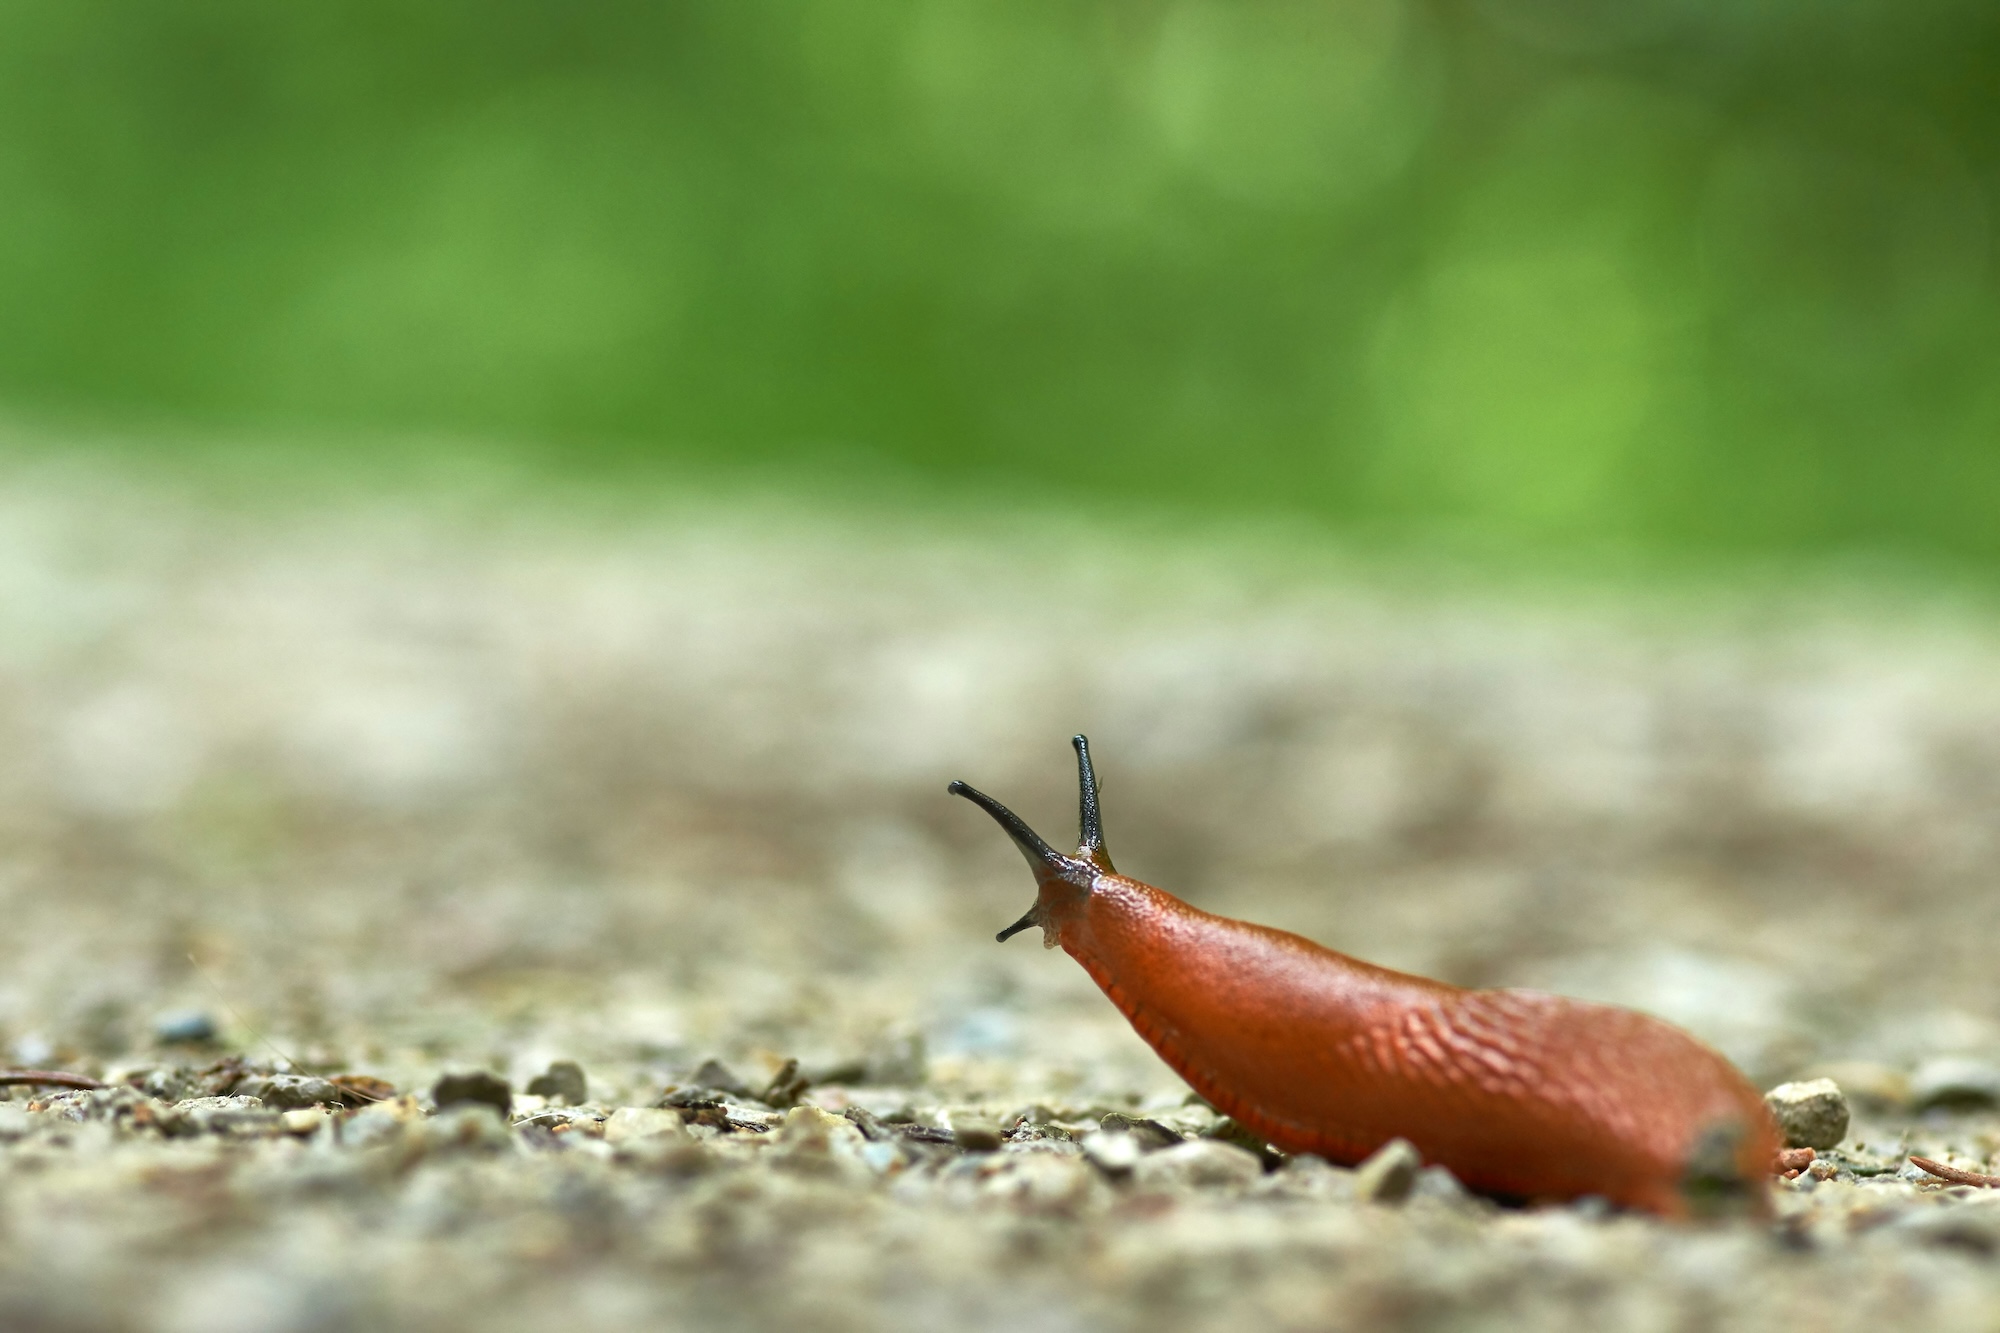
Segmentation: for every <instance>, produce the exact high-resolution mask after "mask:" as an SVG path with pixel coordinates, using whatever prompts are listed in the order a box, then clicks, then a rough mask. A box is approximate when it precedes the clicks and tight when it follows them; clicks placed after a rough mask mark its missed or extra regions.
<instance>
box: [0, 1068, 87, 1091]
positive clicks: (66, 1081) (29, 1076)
mask: <svg viewBox="0 0 2000 1333" xmlns="http://www.w3.org/2000/svg"><path fill="white" fill-rule="evenodd" d="M12 1083H30V1084H33V1083H40V1084H44V1085H46V1086H48V1087H51V1088H75V1089H77V1090H78V1091H79V1092H94V1091H96V1090H97V1089H99V1088H101V1087H103V1086H104V1084H102V1083H99V1082H98V1081H97V1080H96V1079H94V1078H86V1077H85V1076H84V1075H82V1074H62V1073H58V1072H56V1071H55V1070H53V1069H0V1087H6V1086H7V1085H8V1084H12Z"/></svg>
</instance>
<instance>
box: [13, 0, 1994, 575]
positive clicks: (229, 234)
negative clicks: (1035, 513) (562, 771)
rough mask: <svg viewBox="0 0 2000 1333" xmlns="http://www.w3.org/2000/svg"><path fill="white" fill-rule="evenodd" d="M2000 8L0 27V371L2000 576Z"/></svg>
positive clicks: (523, 15) (1075, 485) (275, 404)
mask: <svg viewBox="0 0 2000 1333" xmlns="http://www.w3.org/2000/svg"><path fill="white" fill-rule="evenodd" d="M1995 68H2000V11H1995V10H1994V9H1993V7H1992V6H1991V5H1990V4H1989V3H1983V2H1982V0H1914V2H1912V0H1903V2H1901V3H1891V2H1890V0H1831V2H1828V3H1819V4H1804V3H1785V2H1784V0H1737V3H1731V4H1721V3H1716V2H1715V0H1432V2H1430V3H1424V2H1422V0H1100V3H1096V4H1074V3H1053V2H1051V0H1010V3H1005V4H1002V3H998V2H997V0H984V2H975V0H681V2H678V3H662V2H660V0H655V2H654V3H650V4H636V3H629V2H618V0H607V2H606V3H599V4H594V5H576V4H564V3H558V2H557V0H485V2H484V3H479V4H472V3H464V2H460V0H398V2H397V3H387V2H385V0H334V2H333V3H329V4H322V5H272V4H252V3H247V2H246V0H178V2H176V3H166V2H165V0H143V2H142V0H123V2H113V0H69V2H67V3H63V4H28V3H23V2H22V0H0V395H4V397H5V398H6V399H7V400H8V401H10V402H11V403H13V404H15V405H16V406H17V407H19V406H25V407H30V408H38V409H65V410H76V409H82V410H87V411H93V412H99V413H105V412H108V413H114V414H116V413H125V414H143V415H148V416H159V415H163V414H164V415H169V416H174V417H178V418H181V419H184V420H187V421H190V422H194V423H207V424H209V425H212V426H213V425H234V424H243V423H256V424H259V425H293V426H315V427H318V426H332V427H337V428H339V429H342V430H345V429H348V428H360V429H364V430H369V429H387V430H395V431H410V430H440V431H448V432H452V433H456V434H460V435H484V436H491V437H495V438H514V439H535V440H543V441H549V442H552V443H555V444H558V445H561V446H563V457H564V458H565V459H566V460H567V463H568V465H571V466H575V467H578V468H581V469H584V470H586V471H587V470H589V469H591V468H593V467H603V466H611V465H616V464H620V463H623V462H626V461H629V460H631V459H634V458H649V457H667V458H674V459H681V460H692V461H696V462H703V463H708V462H717V461H723V462H726V463H730V464H734V463H737V462H741V461H746V460H747V461H752V462H756V463H759V464H761V465H776V466H777V467H778V468H780V469H782V468H783V467H786V466H790V465H793V464H795V463H797V462H799V461H801V460H823V459H825V458H827V457H839V456H842V455H850V454H851V455H856V456H861V457H865V458H870V459H875V460H879V461H883V462H886V463H887V464H889V465H890V466H892V467H896V468H900V469H906V470H908V471H911V472H913V473H915V474H918V475H923V476H930V477H935V478H937V479H940V480H942V481H944V482H946V483H947V484H950V485H954V486H961V487H967V488H977V487H988V486H996V485H997V486H1004V487H1006V488H1008V489H1009V490H1011V491H1015V492H1018V493H1022V494H1049V493H1061V494H1068V495H1081V496H1093V497H1104V498H1107V499H1109V498H1117V497H1132V498H1137V499H1141V500H1148V501H1156V502H1158V501H1164V502H1168V503H1182V504H1199V505H1220V506H1224V507H1226V508H1232V509H1237V510H1241V511H1246V512H1256V511H1258V510H1259V509H1264V508H1273V507H1274V508H1278V509H1283V510H1289V511H1293V512H1297V513H1303V514H1306V515H1310V516H1317V517H1320V518H1323V519H1325V520H1327V521H1330V522H1334V523H1343V524H1356V523H1359V524H1364V525H1372V526H1373V527H1375V528H1378V529H1385V530H1395V529H1398V528H1403V527H1425V526H1431V525H1437V524H1455V525H1462V526H1465V527H1467V528H1470V529H1474V530H1479V531H1485V532H1488V533H1492V534H1497V535H1499V536H1501V537H1504V538H1508V539H1511V540H1517V541H1523V542H1527V543H1529V544H1536V543H1555V544H1562V543H1568V542H1573V541H1579V540H1581V541H1591V542H1595V541H1603V540H1607V539H1609V540H1614V541H1630V542H1634V543H1637V544H1640V545H1646V546H1653V547H1658V548H1666V549H1688V548H1695V549H1706V548H1717V549H1724V550H1728V549H1752V550H1758V549H1761V550H1781V551H1782V550H1791V549H1805V550H1813V549H1823V548H1829V547H1844V546H1856V545H1867V546H1884V547H1889V548H1901V549H1909V550H1918V551H1933V552H1946V553H1951V554H1956V555H1959V556H1967V557H1972V558H1974V559H1981V560H1991V559H1994V558H2000V535H1996V534H2000V523H1996V522H1994V519H1993V516H1994V514H1995V513H1996V512H2000V450H1996V447H1995V442H1996V440H2000V309H1996V303H1995V299H1994V297H1995V287H1994V284H1995V276H1994V274H1993V272H1992V208H1993V199H1992V188H1991V187H1992V185H1993V182H1994V175H1995V165H1996V163H1995V160H1994V152H1995V130H1996V128H2000V92H1996V88H2000V84H1996V82H1995V80H1994V79H1993V77H1992V71H1993V70H1994V69H1995Z"/></svg>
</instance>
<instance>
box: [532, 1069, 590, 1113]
mask: <svg viewBox="0 0 2000 1333" xmlns="http://www.w3.org/2000/svg"><path fill="white" fill-rule="evenodd" d="M528 1094H529V1095H530V1096H533V1097H546V1098H547V1099H548V1100H550V1101H552V1102H561V1103H562V1104H563V1105H564V1106H576V1105H578V1104H580V1103H582V1102H583V1101H585V1100H587V1099H588V1098H589V1096H590V1080H589V1079H587V1078H586V1077H584V1073H583V1066H582V1065H580V1064H578V1063H577V1062H576V1061H574V1060H557V1061H555V1062H554V1063H553V1064H551V1065H550V1066H549V1067H548V1068H547V1069H545V1070H543V1071H542V1072H541V1073H539V1074H537V1075H535V1077H534V1079H533V1080H532V1081H531V1082H529V1084H528Z"/></svg>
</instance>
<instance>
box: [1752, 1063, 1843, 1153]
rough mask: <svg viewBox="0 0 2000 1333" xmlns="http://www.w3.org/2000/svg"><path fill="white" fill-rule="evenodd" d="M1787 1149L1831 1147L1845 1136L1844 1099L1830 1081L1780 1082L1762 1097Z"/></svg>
mask: <svg viewBox="0 0 2000 1333" xmlns="http://www.w3.org/2000/svg"><path fill="white" fill-rule="evenodd" d="M1764 1105H1766V1106H1768V1107H1770V1108H1771V1114H1772V1116H1773V1117H1774V1118H1776V1120H1777V1122H1778V1131H1779V1132H1780V1133H1781V1134H1783V1135H1784V1136H1785V1146H1786V1147H1788V1148H1834V1147H1838V1146H1839V1145H1840V1141H1841V1140H1842V1139H1844V1138H1846V1137H1847V1122H1848V1114H1847V1098H1846V1096H1845V1095H1843V1094H1842V1092H1841V1091H1840V1085H1839V1084H1837V1083H1835V1082H1834V1081H1833V1080H1832V1079H1830V1078H1816V1079H1812V1080H1809V1081H1808V1082H1804V1083H1780V1084H1779V1085H1778V1086H1777V1087H1775V1088H1773V1089H1771V1090H1770V1091H1769V1092H1767V1093H1765V1094H1764Z"/></svg>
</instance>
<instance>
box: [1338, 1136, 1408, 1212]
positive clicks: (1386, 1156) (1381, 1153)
mask: <svg viewBox="0 0 2000 1333" xmlns="http://www.w3.org/2000/svg"><path fill="white" fill-rule="evenodd" d="M1423 1166H1424V1159H1423V1157H1422V1156H1421V1155H1420V1154H1419V1153H1418V1152H1417V1150H1416V1148H1415V1147H1414V1146H1413V1145H1412V1144H1411V1143H1410V1141H1409V1140H1408V1139H1390V1140H1389V1141H1388V1142H1387V1143H1385V1144H1383V1145H1382V1146H1381V1147H1380V1148H1377V1149H1376V1150H1375V1152H1374V1154H1373V1155H1372V1156H1370V1157H1369V1158H1368V1160H1367V1161H1365V1162H1363V1163H1362V1164H1361V1165H1360V1166H1358V1167H1356V1168H1355V1170H1354V1196H1355V1197H1356V1198H1358V1199H1365V1200H1368V1201H1370V1202H1373V1203H1401V1202H1402V1201H1403V1200H1405V1199H1407V1198H1409V1197H1410V1192H1411V1191H1412V1190H1414V1189H1415V1188H1416V1185H1417V1173H1418V1172H1419V1171H1421V1170H1423Z"/></svg>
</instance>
